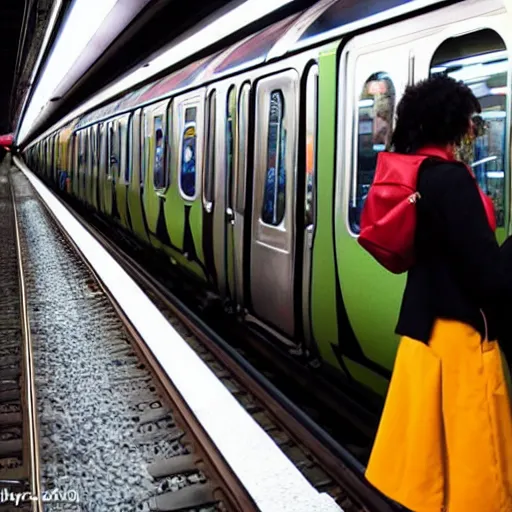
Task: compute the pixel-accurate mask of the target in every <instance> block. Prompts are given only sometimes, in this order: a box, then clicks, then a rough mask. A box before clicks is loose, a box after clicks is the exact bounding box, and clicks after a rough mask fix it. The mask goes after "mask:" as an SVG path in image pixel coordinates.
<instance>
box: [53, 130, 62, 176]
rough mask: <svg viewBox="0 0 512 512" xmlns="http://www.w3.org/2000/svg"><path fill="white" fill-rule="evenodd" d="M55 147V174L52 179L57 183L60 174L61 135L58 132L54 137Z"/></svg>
mask: <svg viewBox="0 0 512 512" xmlns="http://www.w3.org/2000/svg"><path fill="white" fill-rule="evenodd" d="M53 147H54V151H53V154H54V158H53V174H52V181H53V182H54V183H57V179H58V175H59V167H60V135H59V134H58V133H57V134H56V135H55V137H54V139H53Z"/></svg>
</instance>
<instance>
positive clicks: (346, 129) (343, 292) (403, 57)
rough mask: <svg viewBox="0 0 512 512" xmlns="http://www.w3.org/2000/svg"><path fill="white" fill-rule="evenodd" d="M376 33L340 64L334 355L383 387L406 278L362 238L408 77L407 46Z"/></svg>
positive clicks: (350, 48) (360, 40) (357, 41)
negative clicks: (363, 222)
mask: <svg viewBox="0 0 512 512" xmlns="http://www.w3.org/2000/svg"><path fill="white" fill-rule="evenodd" d="M377 33H378V34H379V32H378V31H377ZM374 34H375V32H374V33H368V34H364V35H361V36H359V37H356V38H354V39H353V40H352V41H350V42H349V43H348V44H347V45H346V47H345V48H344V50H343V53H342V55H341V62H340V68H339V69H340V71H339V81H340V87H339V94H340V96H339V98H340V99H339V104H340V111H339V112H338V116H339V117H338V119H339V120H340V123H339V125H338V126H339V128H340V130H339V133H338V141H339V143H338V148H339V151H338V165H337V166H336V167H337V168H336V172H337V177H336V179H337V188H336V196H335V197H336V199H335V202H336V206H335V215H334V218H335V248H336V265H337V274H338V282H337V283H336V286H337V288H338V299H337V300H338V308H337V309H338V312H340V311H343V310H344V312H345V313H346V315H347V316H348V320H346V319H343V317H341V315H340V316H339V318H338V326H339V327H338V329H339V330H338V339H339V344H338V346H336V353H337V355H338V358H339V359H342V360H343V362H342V363H341V364H342V365H343V366H344V367H346V368H347V369H348V371H349V372H350V373H351V374H354V375H357V376H358V377H359V378H361V379H362V380H363V381H366V382H367V383H370V382H372V383H373V384H375V385H377V386H382V385H385V381H384V380H380V378H379V377H377V376H376V375H375V373H374V372H376V373H377V374H380V376H387V369H388V368H391V367H392V364H393V359H394V354H395V350H394V349H396V343H397V341H398V340H397V338H396V337H395V335H394V330H395V325H394V324H395V321H396V315H397V311H398V308H399V306H400V300H401V296H402V291H403V286H404V283H405V279H404V276H403V275H400V276H395V275H393V274H391V273H389V272H387V271H386V270H385V269H384V268H383V267H381V266H380V265H378V264H376V262H375V260H374V259H373V258H372V257H371V256H370V255H369V254H368V253H367V252H366V251H364V250H363V249H362V247H361V246H360V245H359V244H358V242H357V236H358V235H359V231H360V218H361V210H362V206H363V204H364V201H365V199H366V196H367V194H368V190H369V187H370V185H371V183H372V181H373V176H374V172H375V167H376V162H377V157H378V154H379V153H380V152H382V151H386V150H389V148H390V141H391V135H392V131H393V121H394V113H395V109H396V105H397V103H398V101H399V99H400V97H401V95H402V94H403V92H404V90H405V88H406V86H407V84H408V83H409V79H410V66H409V56H410V54H409V52H410V45H409V44H402V45H401V44H397V42H396V39H393V38H392V37H391V36H388V38H387V39H384V40H382V39H380V41H382V42H380V43H378V42H377V41H379V39H377V40H376V39H375V35H374ZM379 35H380V34H379ZM372 36H373V38H372ZM382 37H384V36H382ZM340 210H341V211H340ZM383 333H388V337H387V338H384V335H383ZM340 362H341V361H340ZM368 368H371V370H368ZM366 379H368V380H366ZM373 384H370V385H373Z"/></svg>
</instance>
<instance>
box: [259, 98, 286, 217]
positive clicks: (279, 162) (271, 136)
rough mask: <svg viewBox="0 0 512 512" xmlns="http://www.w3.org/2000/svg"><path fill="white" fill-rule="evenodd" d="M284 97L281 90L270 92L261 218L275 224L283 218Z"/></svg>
mask: <svg viewBox="0 0 512 512" xmlns="http://www.w3.org/2000/svg"><path fill="white" fill-rule="evenodd" d="M284 107H285V105H284V97H283V93H282V91H281V90H275V91H272V92H271V93H270V109H269V116H268V142H267V175H266V178H265V189H264V192H263V206H262V209H261V219H262V220H263V222H265V223H266V224H271V225H273V226H277V225H278V224H280V223H281V221H282V220H283V218H284V209H285V199H286V197H285V191H286V168H285V155H286V130H285V129H284V125H283V116H284Z"/></svg>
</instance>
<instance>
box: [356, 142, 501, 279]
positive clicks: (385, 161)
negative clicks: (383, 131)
mask: <svg viewBox="0 0 512 512" xmlns="http://www.w3.org/2000/svg"><path fill="white" fill-rule="evenodd" d="M429 157H437V158H442V159H443V160H452V159H451V158H450V156H449V154H448V153H447V152H445V151H443V150H440V149H437V148H428V149H423V150H421V154H419V153H418V154H416V155H404V154H400V153H386V152H382V153H379V155H378V157H377V168H376V170H375V176H374V179H373V183H372V185H371V187H370V191H369V192H368V197H367V198H366V201H365V204H364V206H363V211H362V213H361V233H360V235H359V238H358V241H359V244H360V245H361V246H362V247H364V248H365V249H366V250H367V251H368V252H369V253H370V254H371V255H372V256H373V257H374V258H375V259H376V260H377V261H378V262H379V263H380V264H381V265H382V266H384V267H385V268H386V269H388V270H389V271H390V272H393V273H394V274H401V273H403V272H406V271H408V270H409V269H410V268H411V266H412V265H413V264H414V261H415V254H414V238H415V232H416V201H418V200H421V196H420V194H419V193H418V192H417V190H416V188H417V183H418V172H419V169H420V166H421V164H422V163H423V161H424V160H425V159H427V158H429ZM468 170H469V168H468ZM469 172H471V171H469ZM471 175H473V173H472V172H471ZM478 190H479V191H480V195H481V196H482V201H483V203H484V206H485V210H486V213H487V218H488V220H489V224H490V226H491V228H492V230H493V231H494V230H495V229H496V219H495V216H494V205H493V203H492V200H491V199H490V198H489V197H488V196H486V195H485V194H484V192H483V191H482V190H481V189H480V188H479V189H478Z"/></svg>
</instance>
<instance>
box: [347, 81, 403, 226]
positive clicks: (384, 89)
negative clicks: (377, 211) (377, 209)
mask: <svg viewBox="0 0 512 512" xmlns="http://www.w3.org/2000/svg"><path fill="white" fill-rule="evenodd" d="M394 110H395V87H394V85H393V82H392V80H391V78H390V77H389V75H388V74H387V73H385V72H383V71H380V72H378V73H374V74H372V75H371V76H370V77H369V78H368V79H367V80H366V82H365V84H364V86H363V90H362V92H361V95H360V96H359V101H358V104H357V114H356V126H357V132H356V133H357V151H356V153H355V156H356V158H355V161H354V168H355V172H354V173H353V174H352V180H353V181H352V187H351V190H352V198H351V201H350V208H349V221H350V227H351V229H352V231H353V232H354V233H356V234H357V233H359V231H360V226H359V222H360V217H361V210H362V208H363V204H364V202H365V200H366V196H367V195H368V190H369V188H370V185H371V184H372V181H373V175H374V174H375V167H376V164H377V155H378V154H379V153H380V152H381V151H385V150H387V149H389V145H390V142H391V135H392V130H393V113H394Z"/></svg>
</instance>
